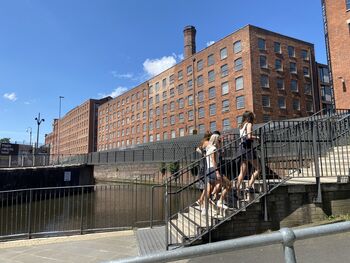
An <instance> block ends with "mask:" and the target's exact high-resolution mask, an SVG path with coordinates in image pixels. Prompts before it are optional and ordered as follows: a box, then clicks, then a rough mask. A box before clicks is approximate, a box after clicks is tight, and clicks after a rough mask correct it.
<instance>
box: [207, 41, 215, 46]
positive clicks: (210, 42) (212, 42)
mask: <svg viewBox="0 0 350 263" xmlns="http://www.w3.org/2000/svg"><path fill="white" fill-rule="evenodd" d="M214 43H215V41H213V40H211V41H209V42H207V47H209V46H211V45H212V44H214Z"/></svg>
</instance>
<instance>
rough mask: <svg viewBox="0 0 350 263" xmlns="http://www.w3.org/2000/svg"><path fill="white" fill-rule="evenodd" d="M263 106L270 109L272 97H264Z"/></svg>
mask: <svg viewBox="0 0 350 263" xmlns="http://www.w3.org/2000/svg"><path fill="white" fill-rule="evenodd" d="M262 106H263V107H270V106H271V105H270V96H268V95H262Z"/></svg>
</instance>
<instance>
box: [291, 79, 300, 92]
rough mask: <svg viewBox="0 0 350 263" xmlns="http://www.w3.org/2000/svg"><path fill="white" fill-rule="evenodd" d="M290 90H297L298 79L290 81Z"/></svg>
mask: <svg viewBox="0 0 350 263" xmlns="http://www.w3.org/2000/svg"><path fill="white" fill-rule="evenodd" d="M290 90H291V91H293V92H298V81H297V80H296V79H292V80H291V81H290Z"/></svg>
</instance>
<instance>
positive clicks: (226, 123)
mask: <svg viewBox="0 0 350 263" xmlns="http://www.w3.org/2000/svg"><path fill="white" fill-rule="evenodd" d="M230 128H231V123H230V119H223V120H222V130H223V131H227V130H229V129H230Z"/></svg>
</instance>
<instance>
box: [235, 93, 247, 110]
mask: <svg viewBox="0 0 350 263" xmlns="http://www.w3.org/2000/svg"><path fill="white" fill-rule="evenodd" d="M244 107H245V102H244V96H238V97H236V109H237V110H239V109H243V108H244Z"/></svg>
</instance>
